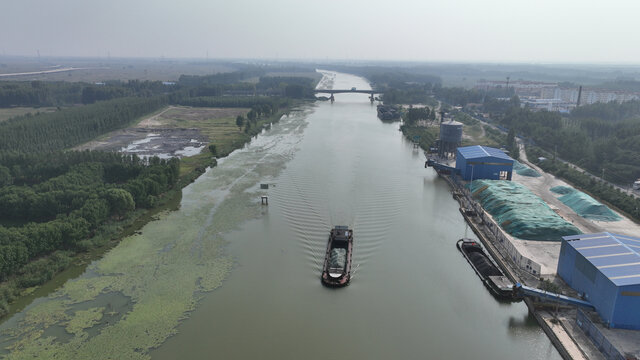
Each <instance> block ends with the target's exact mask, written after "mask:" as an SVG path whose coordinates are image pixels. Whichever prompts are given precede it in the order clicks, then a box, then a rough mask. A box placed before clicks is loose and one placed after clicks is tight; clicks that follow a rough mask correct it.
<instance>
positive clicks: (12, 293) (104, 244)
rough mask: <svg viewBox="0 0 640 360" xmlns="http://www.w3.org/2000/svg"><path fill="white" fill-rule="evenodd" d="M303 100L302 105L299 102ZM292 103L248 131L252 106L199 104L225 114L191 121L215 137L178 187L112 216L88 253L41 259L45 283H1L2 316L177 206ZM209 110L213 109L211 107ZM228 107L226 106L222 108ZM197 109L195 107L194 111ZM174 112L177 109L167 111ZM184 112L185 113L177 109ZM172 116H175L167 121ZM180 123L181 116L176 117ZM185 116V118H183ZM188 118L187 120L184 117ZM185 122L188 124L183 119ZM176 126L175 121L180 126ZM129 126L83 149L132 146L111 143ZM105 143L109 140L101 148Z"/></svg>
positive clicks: (188, 162) (184, 166) (185, 162)
mask: <svg viewBox="0 0 640 360" xmlns="http://www.w3.org/2000/svg"><path fill="white" fill-rule="evenodd" d="M297 105H299V104H296V105H295V106H297ZM292 108H293V106H292V107H289V108H286V109H280V110H279V111H277V112H276V113H274V114H272V115H270V116H263V117H261V118H258V119H257V120H256V122H255V125H254V126H253V127H251V128H249V129H248V130H247V131H246V132H245V131H243V130H241V129H238V128H237V126H236V125H235V116H236V115H237V114H236V112H237V113H238V114H240V113H242V114H246V112H248V111H249V109H235V110H234V111H233V114H231V113H230V112H229V111H227V110H225V109H196V110H201V111H202V110H204V111H205V114H206V115H207V116H211V115H212V111H211V110H213V113H215V114H222V115H224V116H218V117H209V118H206V119H201V118H195V119H191V120H192V121H191V122H190V123H188V124H186V125H187V126H190V127H191V128H195V129H198V130H199V131H200V130H201V131H203V132H204V133H205V135H207V136H209V137H208V139H212V140H211V141H208V142H206V143H204V145H202V148H203V149H202V151H200V153H198V154H195V155H191V156H187V157H183V158H182V159H181V162H180V176H179V179H178V181H177V183H176V185H175V187H174V188H173V189H171V190H169V191H167V192H166V193H164V194H162V195H160V196H158V201H157V204H156V206H154V207H153V208H149V209H138V210H135V211H133V212H131V213H130V214H129V215H127V216H126V217H125V218H124V219H123V220H120V221H116V220H111V221H110V222H109V223H106V224H103V225H102V226H101V227H100V228H99V229H98V230H97V231H96V232H95V234H94V235H93V237H92V238H91V239H89V240H88V241H87V244H90V245H89V247H87V248H86V249H84V251H82V252H77V253H72V252H70V251H67V252H64V253H60V252H56V253H53V254H51V255H48V256H45V257H42V258H40V259H38V261H40V262H43V261H48V262H49V263H51V264H48V266H47V271H48V274H47V275H46V276H44V277H42V279H43V280H44V282H42V283H41V284H37V285H32V286H29V287H27V288H24V287H21V286H20V285H19V284H21V283H24V282H25V281H24V279H26V278H28V277H32V274H31V273H26V274H25V273H22V274H16V275H13V276H11V277H9V278H8V279H7V280H6V281H4V282H3V283H2V284H0V296H1V298H0V300H2V302H1V303H0V304H1V305H2V309H3V313H2V314H0V321H5V320H6V319H7V318H9V317H10V316H12V315H13V314H15V313H17V312H19V311H21V310H23V309H24V308H25V307H26V306H27V305H29V304H30V303H31V302H32V301H33V300H34V299H37V298H39V297H42V296H47V295H49V294H50V293H52V292H54V291H56V290H57V289H58V288H59V287H60V286H62V285H63V284H64V283H65V282H66V281H67V280H69V279H73V278H75V277H77V276H79V275H80V274H82V273H83V272H84V271H85V269H86V268H87V266H88V265H89V264H90V263H91V262H92V261H94V260H97V259H99V258H101V257H102V256H103V255H104V254H106V253H107V252H108V251H110V250H111V249H113V248H114V247H115V246H116V245H118V244H119V243H120V241H121V240H122V239H123V238H125V237H128V236H131V235H134V234H135V233H137V232H138V231H139V230H140V229H141V228H142V227H144V226H145V225H146V224H147V223H149V222H150V221H152V220H156V219H157V218H158V217H157V215H158V214H160V213H164V212H170V211H175V210H177V209H178V208H179V206H180V200H181V199H182V189H183V188H184V187H186V186H187V185H189V184H191V183H193V182H194V181H195V180H196V179H197V178H198V177H199V176H201V175H202V174H203V173H204V172H205V171H206V169H207V168H209V167H215V166H216V164H217V159H220V158H224V157H226V156H228V155H229V154H230V153H231V152H233V151H234V150H236V149H240V148H242V147H243V146H245V144H246V143H248V142H250V141H251V139H252V138H253V137H255V136H256V135H257V134H259V133H261V132H262V131H264V129H266V128H268V127H270V126H271V124H272V123H276V122H278V121H279V119H280V118H281V117H282V116H284V115H285V114H286V113H288V112H289V111H290V110H291V109H292ZM174 109H176V107H171V106H169V107H166V108H165V109H163V110H159V111H156V112H154V113H153V114H151V115H149V116H145V117H142V118H140V119H139V120H138V121H136V123H135V124H132V125H131V127H130V128H137V127H140V126H143V127H150V126H149V124H151V127H152V126H153V125H154V124H155V125H156V126H163V127H166V126H167V125H168V124H167V123H166V121H162V120H163V119H159V117H160V116H161V115H163V114H166V113H167V112H168V111H169V110H174ZM177 109H178V110H180V109H187V110H189V109H192V108H186V107H179V108H177ZM206 110H209V112H206ZM220 110H222V111H220ZM190 111H191V112H193V110H190ZM167 115H171V114H167ZM175 115H183V114H182V113H177V114H173V119H175ZM168 119H172V118H170V117H167V118H165V119H164V120H168ZM173 121H174V122H175V120H173ZM178 121H179V120H178ZM183 122H184V121H183ZM182 125H183V126H184V125H185V124H182ZM174 127H175V125H174ZM124 131H127V130H126V129H125V130H118V131H116V132H113V133H110V134H107V135H104V136H101V137H100V138H99V139H100V140H95V141H91V142H89V143H88V144H85V145H83V146H80V147H78V148H77V150H90V149H91V150H96V149H97V150H112V151H113V150H117V149H119V148H121V147H126V144H125V145H124V146H122V144H120V143H118V142H116V143H113V142H110V141H109V140H110V139H114V138H117V137H118V135H119V134H120V133H121V132H124ZM186 143H187V144H188V143H189V138H187V139H186ZM104 144H111V145H112V146H111V147H110V148H104ZM100 145H103V146H102V147H100ZM209 145H215V147H216V149H219V150H216V154H215V155H214V154H213V153H212V152H211V151H210V150H209ZM114 146H115V147H114Z"/></svg>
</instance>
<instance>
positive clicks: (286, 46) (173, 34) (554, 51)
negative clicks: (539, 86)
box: [0, 0, 640, 64]
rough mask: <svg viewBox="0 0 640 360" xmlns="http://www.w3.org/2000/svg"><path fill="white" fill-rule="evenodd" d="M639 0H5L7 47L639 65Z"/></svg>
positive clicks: (12, 50)
mask: <svg viewBox="0 0 640 360" xmlns="http://www.w3.org/2000/svg"><path fill="white" fill-rule="evenodd" d="M639 18H640V1H637V0H608V1H594V0H535V1H532V0H528V1H524V0H444V1H430V0H392V1H380V0H369V1H363V0H340V1H338V0H227V1H222V0H101V1H98V0H0V54H7V55H30V56H35V55H36V51H37V50H39V51H40V54H42V56H66V55H72V56H101V57H106V56H107V54H110V55H111V56H112V57H160V56H165V57H196V58H205V57H206V56H207V52H208V55H209V57H210V58H268V59H276V58H277V59H327V58H328V59H366V60H418V61H443V60H444V61H449V60H452V61H498V62H507V61H517V62H572V63H574V62H579V63H584V62H608V63H636V64H640V46H638V40H640V25H638V19H639Z"/></svg>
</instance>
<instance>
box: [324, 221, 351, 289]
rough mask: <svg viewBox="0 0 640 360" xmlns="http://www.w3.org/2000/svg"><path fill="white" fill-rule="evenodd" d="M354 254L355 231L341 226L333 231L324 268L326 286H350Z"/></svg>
mask: <svg viewBox="0 0 640 360" xmlns="http://www.w3.org/2000/svg"><path fill="white" fill-rule="evenodd" d="M352 252H353V231H352V230H351V229H349V227H348V226H340V225H339V226H336V227H335V228H333V229H331V233H330V234H329V242H328V244H327V252H326V254H325V257H324V266H323V268H322V278H321V279H322V283H323V284H324V285H326V286H331V287H341V286H346V285H348V284H349V280H351V254H352Z"/></svg>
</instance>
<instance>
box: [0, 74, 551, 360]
mask: <svg viewBox="0 0 640 360" xmlns="http://www.w3.org/2000/svg"><path fill="white" fill-rule="evenodd" d="M321 86H327V87H331V86H332V87H333V88H336V89H350V88H352V87H356V88H358V89H369V85H368V83H367V82H366V81H365V80H364V79H362V78H358V77H355V76H351V75H347V74H338V73H325V77H324V79H323V81H322V82H321ZM260 184H268V185H269V188H268V189H267V190H264V189H260ZM261 195H267V196H268V199H269V205H268V206H263V205H261V204H260V196H261ZM335 225H348V226H349V227H351V228H352V229H353V231H354V255H353V269H354V271H353V277H352V280H351V284H350V285H349V286H348V287H346V288H341V289H329V288H325V287H323V286H322V285H321V283H320V272H321V268H322V261H323V258H324V251H325V247H326V242H327V238H328V233H329V229H330V228H331V227H333V226H335ZM463 236H467V237H473V233H472V232H471V231H470V230H468V229H467V228H466V226H465V223H464V220H463V219H462V216H461V215H460V213H459V212H458V205H457V202H456V201H455V200H454V199H453V198H452V197H451V194H450V193H449V188H448V187H447V185H446V183H445V182H444V181H442V180H441V179H439V178H438V177H437V176H436V175H435V173H434V172H433V170H432V169H425V168H424V156H423V155H422V154H421V152H419V151H416V150H414V149H413V147H412V144H411V143H410V142H408V141H407V140H405V139H404V138H403V136H402V134H401V132H399V131H398V123H383V122H381V121H380V120H379V119H377V117H376V109H375V106H374V105H372V104H370V103H369V101H368V98H367V95H364V94H338V95H336V102H335V103H333V104H331V103H329V102H319V103H317V104H315V105H308V106H305V107H303V108H300V109H297V110H296V111H293V112H292V113H291V114H289V115H288V116H285V117H283V118H282V119H281V121H280V122H279V123H277V124H274V125H273V126H272V127H271V129H270V130H268V131H265V132H264V133H263V134H261V135H260V136H258V137H257V138H256V139H254V140H253V141H252V142H251V143H250V144H248V145H247V146H245V148H243V149H240V150H238V151H236V152H234V153H232V154H231V155H230V156H229V157H227V158H225V159H222V160H221V161H219V165H218V167H216V168H214V169H210V170H209V171H207V173H205V174H204V175H202V176H201V177H200V178H199V179H198V180H197V181H196V182H195V183H194V184H192V185H190V186H189V187H187V188H185V189H184V192H183V199H182V203H181V208H180V210H178V211H175V212H171V213H167V214H164V215H162V216H160V217H159V219H158V220H157V221H153V222H151V223H149V224H148V225H147V226H146V227H145V228H144V229H142V232H141V233H140V234H137V235H135V236H133V237H130V238H127V239H125V240H123V241H122V243H121V244H119V245H118V246H117V247H115V248H114V249H113V250H111V251H110V252H109V253H108V254H106V255H105V257H104V258H103V259H101V260H98V261H95V262H94V263H92V264H91V265H90V266H89V267H88V268H87V271H86V272H85V274H83V275H82V276H80V277H78V278H77V279H74V280H71V281H69V282H68V283H67V284H65V286H63V287H62V288H61V289H60V290H58V291H57V292H55V293H53V294H51V295H50V296H48V297H45V298H40V299H37V300H36V301H34V303H33V304H31V305H30V306H28V307H27V308H26V309H25V310H24V311H22V312H20V313H19V314H16V315H15V316H13V317H12V318H11V319H9V320H7V321H5V322H4V323H3V324H2V325H1V326H0V346H2V348H4V349H7V350H5V352H4V354H5V355H9V358H33V355H34V354H37V355H39V356H40V357H43V358H53V357H56V356H57V358H96V359H98V358H118V359H145V358H148V357H149V355H150V356H151V358H153V359H211V358H220V359H256V358H259V359H346V358H351V359H389V358H396V359H470V358H474V359H513V358H525V357H526V358H527V359H560V356H559V354H558V353H557V351H556V350H555V348H554V347H553V345H552V344H551V342H550V341H549V340H548V338H547V337H546V336H545V334H544V333H543V332H542V330H541V329H540V327H539V326H537V324H536V323H535V320H534V319H533V318H532V317H531V316H529V315H528V312H527V308H526V306H525V305H524V304H522V303H515V304H509V303H500V302H497V301H496V300H495V299H494V298H493V297H492V296H491V295H490V294H489V292H488V291H487V290H486V289H485V288H484V286H483V285H482V283H481V282H480V280H479V278H478V277H477V276H476V275H475V273H474V272H473V270H472V269H471V267H470V266H469V265H468V264H467V262H466V261H465V260H464V258H463V257H462V255H461V254H460V253H459V252H458V251H457V249H456V247H455V242H456V241H457V240H458V239H459V238H461V237H463Z"/></svg>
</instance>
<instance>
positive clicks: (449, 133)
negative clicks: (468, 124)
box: [438, 120, 462, 157]
mask: <svg viewBox="0 0 640 360" xmlns="http://www.w3.org/2000/svg"><path fill="white" fill-rule="evenodd" d="M461 143H462V123H460V122H457V121H453V120H449V121H445V122H443V123H441V124H440V140H439V143H438V155H440V156H441V157H445V156H448V155H449V154H455V152H456V148H458V147H459V146H460V144H461Z"/></svg>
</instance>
